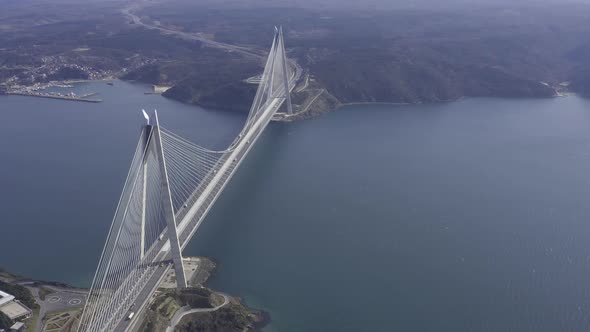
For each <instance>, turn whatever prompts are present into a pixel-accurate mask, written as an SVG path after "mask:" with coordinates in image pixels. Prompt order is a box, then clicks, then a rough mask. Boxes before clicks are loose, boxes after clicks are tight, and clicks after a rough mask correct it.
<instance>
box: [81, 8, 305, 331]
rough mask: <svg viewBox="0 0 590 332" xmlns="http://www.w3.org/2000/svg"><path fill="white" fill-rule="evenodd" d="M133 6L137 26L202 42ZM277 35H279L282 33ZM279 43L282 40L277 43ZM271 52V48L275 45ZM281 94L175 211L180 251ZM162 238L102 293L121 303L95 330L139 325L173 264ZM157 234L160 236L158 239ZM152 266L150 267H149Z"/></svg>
mask: <svg viewBox="0 0 590 332" xmlns="http://www.w3.org/2000/svg"><path fill="white" fill-rule="evenodd" d="M133 8H137V7H133V6H132V7H128V8H125V9H123V10H122V11H123V12H124V13H126V15H128V16H129V17H130V19H131V20H133V22H135V23H136V24H138V25H142V26H144V27H146V28H149V29H158V30H161V31H163V32H174V35H176V36H179V37H182V38H190V39H194V40H200V41H202V40H201V39H202V36H200V35H199V34H190V33H184V32H179V31H173V30H168V29H166V28H162V27H158V26H152V25H148V24H146V23H144V22H142V21H141V19H140V18H139V17H138V16H136V15H135V14H133V12H132V10H133ZM280 36H281V38H282V35H280ZM207 45H209V46H212V47H219V48H224V49H231V50H239V51H240V52H245V53H247V54H248V55H255V56H258V57H261V56H260V55H258V54H256V53H253V52H251V51H245V49H243V48H241V47H239V46H234V45H228V44H224V43H218V42H214V41H209V43H207ZM281 45H283V44H282V43H281ZM273 52H275V50H274V49H273ZM281 52H282V53H281V56H282V55H283V54H284V53H283V52H284V49H283V48H282V47H281ZM273 54H274V53H273ZM290 63H292V64H294V68H295V70H294V72H293V74H292V75H291V77H289V82H288V89H289V93H290V92H291V91H292V90H293V89H294V88H295V86H296V85H297V82H298V80H299V79H300V78H301V74H302V70H301V68H300V67H299V66H298V65H297V64H296V63H295V62H294V61H291V62H290ZM284 92H285V88H284V87H280V88H278V89H277V90H276V91H274V93H273V94H272V96H273V97H271V96H269V97H268V100H266V102H265V103H264V104H262V105H260V106H256V107H258V108H257V109H256V110H255V112H253V113H252V114H253V116H252V117H251V118H249V121H248V122H247V124H246V125H245V127H244V129H243V131H242V133H241V134H240V135H239V136H238V137H237V139H236V140H235V141H234V143H233V144H232V145H231V146H230V148H229V149H228V150H226V151H225V152H224V153H223V155H221V157H220V158H219V160H218V161H217V163H216V164H215V165H214V166H213V168H212V169H210V170H209V171H208V173H207V175H206V176H205V178H204V179H203V181H202V182H201V183H200V184H199V185H198V187H197V188H195V189H194V191H193V192H192V194H191V195H190V196H189V198H188V200H187V201H186V204H185V208H182V209H180V210H179V211H178V212H177V213H176V220H177V222H176V224H177V230H178V236H179V242H180V247H181V249H183V248H184V247H185V246H186V245H187V244H188V243H189V242H190V240H191V238H192V236H193V235H194V233H195V232H196V231H197V229H198V227H199V226H200V224H201V223H202V222H203V220H204V219H205V217H206V215H207V213H208V211H209V210H210V208H211V207H212V206H213V205H214V203H215V201H216V200H217V198H218V197H219V196H220V194H221V192H222V191H223V189H224V188H225V186H226V184H227V183H228V182H229V180H230V179H231V177H232V176H233V174H234V173H235V171H236V169H237V168H238V166H239V165H240V164H241V162H242V161H243V160H244V159H245V157H246V155H247V154H248V152H249V151H250V149H251V148H252V146H253V145H254V144H255V143H256V141H257V140H258V138H259V137H260V136H261V135H262V133H263V131H264V129H265V128H266V126H267V125H268V123H269V122H270V121H271V119H272V118H273V116H274V115H275V114H276V112H277V111H278V110H279V109H280V107H281V105H282V104H283V102H284V101H285V99H286V98H285V97H284V95H285V93H284ZM280 96H283V97H280ZM158 130H159V129H158ZM187 205H188V206H187ZM162 236H163V240H161V241H156V242H155V243H154V244H153V245H152V247H151V248H150V249H149V250H148V251H147V252H146V257H153V258H150V259H149V262H153V263H149V262H146V263H144V264H147V265H144V266H143V267H142V268H144V269H145V268H146V267H148V268H147V269H145V272H142V275H141V278H139V279H137V275H134V274H133V273H131V274H130V275H128V276H127V277H126V278H125V279H124V280H123V281H122V282H121V284H120V286H118V288H117V289H116V290H115V291H114V292H113V293H104V294H103V295H101V297H102V296H109V297H110V298H113V299H117V303H121V304H115V305H116V307H115V308H114V309H113V308H111V309H106V308H102V307H100V308H98V309H97V310H98V313H97V315H98V317H99V318H97V319H96V322H99V321H101V319H103V320H105V322H104V325H101V327H99V328H98V329H96V327H95V329H96V330H100V331H102V330H109V331H111V330H112V331H117V332H123V331H136V330H137V329H138V327H139V326H140V325H141V324H142V322H143V316H144V313H145V311H146V308H147V306H148V304H149V303H150V299H151V297H152V295H153V294H154V293H155V291H156V290H157V288H158V287H159V285H160V283H161V282H162V280H163V279H164V277H165V276H166V274H167V272H168V271H169V269H170V267H171V266H172V265H171V264H170V263H171V258H172V257H171V253H170V240H168V237H167V230H166V229H165V230H163V232H162ZM160 238H161V239H162V237H160ZM161 262H165V263H161ZM152 264H153V265H152ZM152 266H153V268H151V267H152ZM139 270H141V269H140V268H139V267H138V268H137V271H139ZM106 276H107V275H106V274H105V278H106ZM134 278H135V279H134ZM134 280H137V282H134ZM131 301H132V302H131ZM226 302H227V299H226ZM130 303H131V304H130ZM123 305H128V306H129V308H127V307H125V308H123V307H122V306H123ZM109 310H111V311H114V312H115V313H116V314H113V315H112V316H110V317H108V319H104V318H103V317H105V316H106V313H107V311H109ZM130 311H134V312H135V315H134V316H133V318H132V319H131V320H127V319H126V318H127V316H128V314H129V313H130ZM195 312H196V311H195ZM96 322H94V323H96ZM91 323H93V322H91ZM101 324H102V323H101Z"/></svg>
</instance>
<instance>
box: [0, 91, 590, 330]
mask: <svg viewBox="0 0 590 332" xmlns="http://www.w3.org/2000/svg"><path fill="white" fill-rule="evenodd" d="M77 89H88V90H89V91H96V90H100V92H101V98H103V99H104V100H105V102H104V103H101V104H82V103H73V102H66V101H55V100H45V99H34V98H23V97H1V98H0V112H1V113H2V115H3V119H4V120H3V121H2V123H1V124H0V152H1V155H2V165H3V166H2V172H0V198H2V204H1V207H2V208H1V209H0V223H1V226H2V238H3V241H5V242H2V247H3V248H14V249H13V250H8V251H4V250H3V251H2V253H1V254H0V266H4V267H6V268H8V269H10V270H11V271H15V272H18V273H22V274H25V275H28V276H32V277H36V278H41V279H54V280H60V281H64V282H70V283H74V284H77V285H88V283H89V282H90V280H91V276H92V274H93V272H94V268H95V266H96V262H97V258H98V256H99V254H100V250H101V248H102V244H103V241H104V238H105V236H106V232H107V230H108V226H109V223H110V219H111V217H112V213H113V210H114V207H115V205H116V200H117V198H118V195H119V192H120V190H121V187H122V185H123V180H124V177H125V174H126V171H127V166H128V164H129V162H130V159H131V153H132V151H133V148H134V145H135V143H136V138H137V134H138V128H139V125H140V124H141V121H142V117H141V115H140V114H139V113H138V109H139V108H146V109H147V108H149V109H153V108H158V110H159V112H160V114H161V118H162V122H163V125H164V126H165V127H168V128H169V129H172V130H175V131H177V132H180V133H181V134H182V135H185V136H188V137H190V138H191V139H193V140H195V141H198V142H201V143H203V144H205V143H206V144H208V145H210V146H222V145H223V144H225V143H227V142H229V141H230V140H231V136H232V134H235V133H236V132H237V131H238V130H239V127H240V124H241V123H242V122H243V120H244V117H243V116H242V115H239V114H233V113H223V112H213V111H205V110H201V109H198V108H196V107H191V106H186V105H182V104H178V103H175V102H172V101H169V100H166V99H164V98H162V97H160V96H145V95H143V91H144V90H146V89H147V88H146V87H143V86H138V85H130V84H126V83H122V82H117V83H116V85H115V87H109V86H106V85H105V84H104V83H89V84H86V85H85V86H83V87H77ZM589 106H590V101H587V100H585V99H582V98H578V97H567V98H558V99H545V100H501V99H467V100H462V101H459V102H454V103H447V104H436V105H415V106H350V107H346V108H344V109H341V110H339V111H337V112H334V113H330V114H327V115H324V116H322V117H320V118H317V119H314V120H310V121H303V122H296V123H292V124H277V123H275V124H271V126H270V127H269V128H268V129H267V131H266V133H265V134H264V135H263V137H262V138H261V140H260V141H259V142H258V143H257V145H256V147H255V148H254V149H253V151H252V152H251V154H250V155H249V156H248V158H247V159H246V161H245V162H244V163H243V164H242V166H241V167H240V169H239V171H238V173H237V174H236V176H235V177H234V179H232V182H231V183H230V185H229V186H228V188H227V189H226V191H225V193H224V194H223V195H222V197H221V198H220V200H219V201H218V202H217V204H216V206H215V207H214V209H213V210H212V211H211V213H210V215H209V217H208V219H207V221H206V222H205V223H204V224H203V226H202V227H201V229H200V230H199V232H198V233H197V235H196V236H195V238H194V240H193V242H192V243H191V245H190V246H189V247H188V248H187V249H186V250H185V255H207V256H211V257H213V258H214V259H216V260H217V261H218V262H219V269H218V271H217V274H216V275H215V277H214V278H213V280H212V281H211V283H210V284H211V286H212V287H215V288H218V289H220V290H223V291H225V292H228V293H231V294H235V295H238V296H241V297H243V298H245V299H246V301H247V302H248V303H249V304H251V305H253V306H257V307H260V308H264V309H266V310H268V311H269V312H270V313H271V315H272V319H273V323H272V324H271V326H269V328H268V331H398V330H399V331H587V330H588V329H589V328H590V321H589V320H590V283H589V282H588V279H589V277H590V245H589V243H590V227H589V226H588V224H589V223H588V221H589V220H590V205H589V204H588V200H589V199H590V172H589V170H590V107H589ZM5 234H9V235H8V236H6V235H5Z"/></svg>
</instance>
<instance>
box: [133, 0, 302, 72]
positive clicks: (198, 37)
mask: <svg viewBox="0 0 590 332" xmlns="http://www.w3.org/2000/svg"><path fill="white" fill-rule="evenodd" d="M142 4H143V2H141V1H139V2H136V3H135V4H132V5H130V6H128V7H125V8H123V9H121V13H122V14H123V15H124V16H125V17H127V18H128V19H129V20H130V21H131V22H133V24H135V25H137V26H141V27H144V28H146V29H150V30H159V31H161V32H162V33H164V34H167V35H172V36H176V37H178V38H181V39H185V40H194V41H199V42H201V43H203V44H204V45H206V46H208V47H212V48H217V49H222V50H226V51H231V52H236V53H239V54H243V55H246V56H253V57H256V58H260V59H265V58H266V56H267V54H265V53H264V52H263V51H253V50H252V49H249V48H246V47H242V46H238V45H232V44H228V43H223V42H218V41H215V40H211V39H209V38H207V37H205V35H204V34H203V33H199V32H195V33H190V32H184V31H179V30H174V29H170V28H166V27H163V26H159V25H155V24H152V23H150V22H145V21H142V20H141V18H140V17H139V16H137V15H136V14H135V13H134V11H136V10H138V9H140V8H142ZM287 61H288V62H289V64H290V65H291V66H292V67H293V68H294V73H295V82H298V81H299V79H300V78H301V75H302V73H303V68H301V66H300V65H299V63H297V61H295V60H294V59H287Z"/></svg>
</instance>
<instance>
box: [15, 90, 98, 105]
mask: <svg viewBox="0 0 590 332" xmlns="http://www.w3.org/2000/svg"><path fill="white" fill-rule="evenodd" d="M6 94H7V95H15V96H28V97H40V98H50V99H61V100H70V101H82V102H86V103H100V102H102V99H90V98H87V97H90V96H94V95H96V93H92V94H87V95H84V96H66V95H54V94H48V93H34V92H7V93H6Z"/></svg>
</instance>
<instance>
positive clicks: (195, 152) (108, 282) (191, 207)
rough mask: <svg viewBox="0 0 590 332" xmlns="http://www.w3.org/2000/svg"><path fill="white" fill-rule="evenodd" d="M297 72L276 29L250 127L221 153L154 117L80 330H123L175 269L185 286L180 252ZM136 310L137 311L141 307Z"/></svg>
mask: <svg viewBox="0 0 590 332" xmlns="http://www.w3.org/2000/svg"><path fill="white" fill-rule="evenodd" d="M295 80H296V79H295V74H294V72H293V68H290V66H289V64H288V62H287V57H286V53H285V46H284V42H283V33H282V29H276V31H275V37H274V40H273V44H272V47H271V51H270V53H269V56H268V59H267V61H266V65H265V68H264V72H263V74H262V78H261V81H260V85H259V86H258V90H257V92H256V96H255V98H254V101H253V103H252V107H251V109H250V113H249V114H248V118H247V120H246V123H245V125H244V127H243V129H242V131H241V132H240V134H239V135H238V136H237V137H236V139H235V140H234V141H233V142H232V143H231V145H230V146H229V147H228V148H227V149H225V150H222V151H214V150H210V149H207V148H204V147H201V146H199V145H196V144H194V143H192V142H190V141H188V140H186V139H184V138H182V137H180V136H178V135H176V134H174V133H173V132H171V131H169V130H167V129H165V128H164V127H161V126H160V123H159V119H158V114H157V112H154V114H153V116H151V117H148V116H147V114H145V113H144V115H145V116H146V118H147V119H148V123H147V124H146V125H145V126H144V127H143V129H142V131H141V134H140V139H139V142H138V144H137V148H136V150H135V154H134V157H133V160H132V162H131V166H130V168H129V173H128V175H127V179H126V181H125V185H124V187H123V192H122V194H121V198H120V200H119V204H118V206H117V210H116V212H115V216H114V218H113V222H112V224H111V228H110V230H109V233H108V236H107V240H106V243H105V246H104V249H103V252H102V255H101V257H100V261H99V263H98V267H97V270H96V273H95V276H94V279H93V281H92V287H91V288H90V293H89V295H88V299H87V302H86V305H85V307H84V311H83V313H82V316H81V318H80V325H79V328H78V331H88V332H94V331H124V330H126V329H127V327H128V326H129V323H130V322H128V321H126V320H125V317H126V314H127V313H128V312H129V309H130V307H132V306H135V308H136V309H134V310H139V309H140V308H141V307H142V306H143V305H145V303H146V301H147V300H148V299H149V297H150V296H151V294H152V293H153V291H154V290H155V289H156V288H157V285H158V283H159V281H160V280H161V279H162V277H163V276H164V274H165V273H166V271H167V270H168V268H169V267H170V266H173V267H174V270H175V275H176V282H177V285H178V287H187V280H186V276H185V273H184V267H183V262H182V249H183V248H184V247H185V246H186V245H187V244H188V242H189V241H190V239H191V237H192V236H193V234H194V233H195V232H196V230H197V228H198V227H199V226H200V224H201V223H202V221H203V220H204V218H205V216H206V215H207V212H208V211H209V210H210V208H211V207H212V206H213V204H214V203H215V201H216V200H217V198H218V197H219V195H220V194H221V192H222V191H223V189H224V187H225V185H226V184H227V183H228V182H229V180H230V179H231V177H232V176H233V174H234V172H235V170H236V169H237V167H238V166H239V165H240V163H241V162H242V160H243V159H244V157H245V156H246V155H247V153H248V152H249V150H250V148H251V147H252V145H253V144H254V143H255V142H256V140H257V139H258V137H259V136H260V135H261V133H262V132H263V130H264V129H265V128H266V126H267V125H268V123H269V121H270V120H271V118H272V116H273V115H274V114H275V113H276V112H277V111H278V110H279V108H281V106H282V105H283V104H284V103H285V102H286V108H287V112H288V113H291V112H292V107H291V100H290V92H291V90H292V89H293V87H294V85H295ZM136 305H137V306H136Z"/></svg>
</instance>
